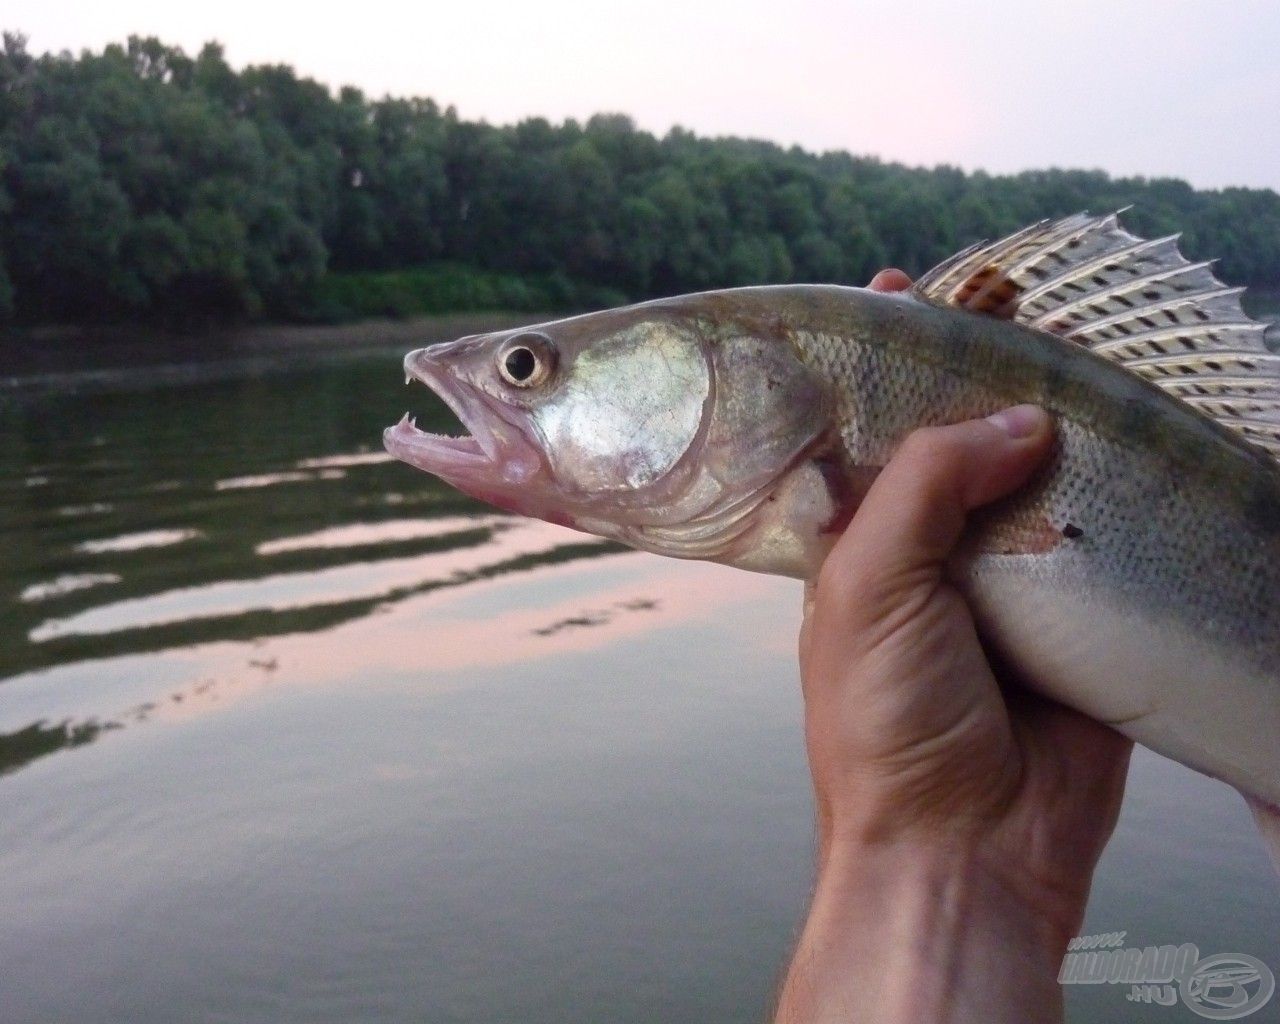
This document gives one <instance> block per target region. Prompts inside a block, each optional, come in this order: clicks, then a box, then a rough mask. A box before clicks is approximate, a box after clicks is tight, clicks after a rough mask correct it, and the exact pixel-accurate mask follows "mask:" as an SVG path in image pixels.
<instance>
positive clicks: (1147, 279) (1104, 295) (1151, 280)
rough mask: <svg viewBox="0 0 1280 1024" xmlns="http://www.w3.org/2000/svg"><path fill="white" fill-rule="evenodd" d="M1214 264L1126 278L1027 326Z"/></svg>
mask: <svg viewBox="0 0 1280 1024" xmlns="http://www.w3.org/2000/svg"><path fill="white" fill-rule="evenodd" d="M1215 262H1216V260H1205V261H1204V262H1203V263H1184V264H1182V266H1180V267H1163V268H1162V269H1160V270H1156V271H1153V272H1152V273H1150V274H1142V275H1141V276H1138V277H1130V278H1127V279H1125V280H1124V281H1121V282H1119V283H1118V284H1114V285H1111V286H1110V287H1109V288H1099V289H1098V290H1097V291H1096V292H1089V293H1088V294H1086V295H1082V296H1081V297H1080V298H1078V299H1073V300H1072V301H1071V302H1065V303H1063V304H1062V305H1061V306H1056V307H1054V308H1053V309H1051V310H1050V311H1049V312H1047V313H1042V314H1041V315H1040V316H1038V317H1036V318H1035V319H1034V320H1032V321H1031V322H1030V323H1029V324H1028V326H1030V327H1041V328H1042V327H1044V325H1045V324H1046V323H1049V322H1051V321H1053V320H1055V319H1057V318H1058V317H1059V316H1060V315H1061V314H1064V313H1074V312H1075V311H1076V310H1077V309H1081V308H1083V307H1085V306H1088V305H1090V304H1096V303H1099V302H1106V300H1107V299H1111V298H1115V296H1117V295H1124V294H1125V293H1126V292H1131V291H1133V290H1134V289H1135V288H1141V287H1142V286H1143V285H1147V284H1158V283H1159V282H1161V281H1164V280H1166V279H1167V278H1170V277H1177V276H1178V275H1179V274H1188V273H1191V272H1193V271H1196V270H1207V269H1208V268H1209V267H1211V266H1213V264H1214V263H1215ZM1198 295H1199V293H1197V296H1198ZM1019 300H1021V296H1019ZM1176 301H1177V299H1176V297H1174V296H1170V297H1169V299H1161V300H1158V302H1157V303H1155V305H1156V306H1158V307H1159V308H1160V309H1166V308H1168V304H1169V302H1176ZM1142 310H1143V307H1142V306H1134V307H1132V308H1131V309H1127V310H1125V311H1124V312H1125V313H1127V314H1130V315H1137V314H1139V313H1141V312H1142ZM1091 323H1092V324H1093V326H1095V327H1100V326H1102V323H1103V321H1101V320H1093V321H1091Z"/></svg>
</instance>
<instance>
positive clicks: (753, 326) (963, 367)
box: [384, 211, 1280, 868]
mask: <svg viewBox="0 0 1280 1024" xmlns="http://www.w3.org/2000/svg"><path fill="white" fill-rule="evenodd" d="M1120 213H1123V211H1120ZM1120 213H1111V214H1108V215H1104V216H1092V215H1089V214H1087V213H1079V214H1075V215H1072V216H1068V217H1063V218H1059V219H1056V220H1045V221H1040V222H1038V223H1035V224H1032V225H1029V226H1027V227H1025V228H1023V229H1022V230H1020V231H1017V232H1015V233H1013V234H1011V235H1009V236H1007V237H1004V238H1001V239H998V240H995V241H990V242H981V243H978V244H976V245H973V246H970V247H969V248H968V249H965V250H964V251H962V252H960V253H957V254H956V255H955V256H953V257H951V258H950V259H948V260H946V261H944V262H943V263H941V264H940V265H938V266H937V267H935V268H934V269H932V270H930V271H929V272H927V273H926V274H924V275H923V276H922V277H920V278H919V279H918V280H917V281H916V282H915V283H914V284H913V285H912V286H911V288H910V289H908V290H906V291H902V292H893V293H885V292H877V291H872V290H869V289H864V288H856V287H848V286H842V285H831V284H784V285H764V286H755V287H748V288H730V289H723V290H717V291H707V292H700V293H696V294H690V295H680V296H675V297H671V298H662V299H656V300H653V301H649V302H643V303H640V304H637V305H631V306H626V307H622V308H618V309H610V310H604V311H600V312H594V313H588V314H585V315H580V316H574V317H569V318H566V319H562V320H556V321H554V322H549V323H543V324H538V325H534V326H529V327H524V328H519V329H514V330H504V331H497V332H493V333H489V334H481V335H475V336H470V337H465V338H460V339H458V340H456V341H451V342H445V343H442V344H437V345H432V346H430V347H427V348H422V349H418V350H416V351H414V352H410V353H409V354H408V355H407V356H406V357H405V361H404V369H405V373H406V381H407V382H408V381H419V382H421V383H424V384H426V385H427V386H428V387H430V388H431V389H432V390H434V391H435V392H436V394H437V395H438V396H439V397H440V398H441V399H443V401H444V402H445V403H446V404H447V405H448V406H449V407H450V408H451V409H452V410H453V411H454V413H455V414H456V415H457V417H458V419H459V420H460V421H461V422H462V424H463V427H464V428H465V429H466V430H467V431H469V433H468V434H466V435H464V436H461V437H447V436H439V435H433V434H428V433H425V432H423V431H420V430H418V429H417V427H416V424H415V421H414V420H413V419H412V418H411V417H409V415H408V414H406V415H405V418H404V419H402V420H401V421H400V422H399V423H398V424H397V425H395V426H393V427H390V428H388V429H387V431H386V432H385V436H384V442H385V445H386V448H387V450H388V451H389V452H390V453H391V454H392V455H393V456H395V457H396V458H398V459H401V460H403V461H404V462H406V463H408V464H409V465H411V466H415V467H417V468H419V469H422V470H426V471H427V472H430V473H433V474H435V475H437V476H439V477H440V478H441V479H443V480H445V481H447V482H448V483H449V484H451V485H453V486H454V487H456V488H458V489H459V490H461V491H463V492H465V493H467V494H469V495H472V496H474V497H476V498H478V499H480V500H482V501H485V502H487V503H489V504H492V505H495V506H497V507H499V508H501V509H504V510H506V511H509V512H514V513H518V514H521V515H525V516H532V517H536V518H540V519H544V520H547V521H549V522H553V523H559V524H562V525H564V526H569V527H573V528H575V529H578V530H581V531H584V532H586V533H589V534H594V535H597V536H600V537H606V538H610V539H612V540H615V541H620V542H622V543H623V544H626V545H629V546H631V547H633V548H637V549H640V550H643V551H649V552H654V553H657V554H661V555H667V556H673V557H677V558H692V559H703V560H707V561H712V562H719V563H723V564H725V565H730V566H736V567H738V568H741V569H745V570H751V571H755V572H763V573H772V574H776V575H782V576H790V577H795V578H799V579H806V580H811V579H813V578H814V577H815V576H816V574H817V572H818V569H819V567H820V566H821V564H822V561H823V558H824V557H825V556H826V554H827V552H828V551H829V550H830V548H831V546H832V544H833V542H834V540H835V538H836V537H837V536H838V535H839V534H840V532H841V531H842V530H843V528H844V527H845V525H847V523H848V522H849V521H850V519H851V517H852V515H853V514H854V512H855V511H856V510H857V508H858V505H859V502H860V501H861V498H862V497H863V495H865V493H866V492H867V489H868V488H869V487H870V485H871V483H872V481H874V479H875V476H876V474H877V473H878V472H879V470H880V469H881V468H882V467H883V466H884V465H885V464H886V463H887V462H888V460H889V458H890V457H891V456H892V454H893V452H894V451H895V449H896V448H897V446H898V445H899V444H900V443H901V442H902V441H903V439H904V438H905V437H906V436H907V435H908V434H909V433H911V432H912V431H913V430H915V429H917V428H920V427H927V426H936V425H942V424H948V423H955V422H959V421H962V420H966V419H971V418H976V417H982V416H987V415H989V414H991V413H993V412H995V411H997V410H999V409H1003V408H1006V407H1008V406H1011V405H1016V404H1021V403H1034V404H1036V405H1039V406H1041V407H1043V408H1045V409H1046V410H1048V411H1049V412H1050V413H1051V414H1052V415H1053V417H1054V419H1055V423H1056V430H1057V441H1056V448H1055V451H1054V453H1053V454H1052V456H1051V457H1050V459H1049V462H1048V464H1047V465H1046V466H1045V467H1044V468H1043V469H1042V470H1041V471H1040V472H1039V473H1038V474H1037V475H1036V476H1035V477H1033V479H1032V480H1031V481H1030V482H1029V483H1028V484H1027V485H1025V486H1024V487H1023V488H1022V489H1021V490H1019V491H1018V492H1017V493H1015V494H1013V495H1011V496H1010V497H1008V498H1006V499H1003V500H1001V501H999V502H997V503H996V504H994V505H992V506H990V507H988V508H986V509H984V510H982V511H981V512H980V513H978V514H976V515H974V516H972V517H971V519H970V522H969V524H968V526H967V528H966V532H965V536H964V538H963V540H962V544H961V547H960V550H959V551H958V552H957V554H956V556H955V558H954V560H953V563H952V564H951V566H950V567H949V570H950V573H951V576H952V578H953V579H954V581H955V582H956V584H957V585H958V586H959V587H960V589H961V590H962V591H963V593H964V595H965V597H966V598H967V600H968V602H969V604H970V607H971V608H972V611H973V614H974V617H975V620H976V621H977V624H978V627H979V631H980V634H981V636H982V638H983V640H984V643H986V644H987V645H988V646H989V648H990V649H991V650H992V651H993V652H994V653H995V654H997V655H998V656H999V658H1000V659H1001V660H1002V661H1004V662H1006V663H1008V664H1010V665H1012V666H1013V667H1014V668H1015V669H1016V670H1017V672H1018V675H1019V676H1020V678H1022V679H1023V680H1026V682H1027V685H1029V686H1030V687H1031V688H1032V689H1034V690H1036V691H1038V692H1040V693H1041V694H1043V695H1045V696H1047V697H1049V698H1051V699H1053V700H1056V701H1059V702H1061V703H1062V704H1065V705H1067V706H1068V707H1072V708H1075V709H1076V710H1078V711H1080V712H1083V713H1084V714H1086V715H1089V716H1090V717H1092V718H1095V719H1097V720H1098V721H1101V722H1104V723H1106V724H1108V725H1110V726H1112V727H1114V728H1115V729H1117V730H1118V731H1120V732H1121V733H1123V734H1125V735H1126V736H1129V737H1131V738H1132V739H1134V740H1136V741H1137V742H1139V743H1142V744H1144V745H1146V746H1148V747H1150V748H1151V749H1152V750H1155V751H1157V752H1159V753H1161V754H1164V755H1166V756H1168V757H1171V758H1173V759H1174V760H1177V761H1179V762H1181V763H1183V764H1185V765H1188V766H1190V767H1191V768H1193V769H1195V770H1197V771H1200V772H1203V773H1205V774H1207V775H1210V776H1212V777H1214V778H1218V779H1221V780H1224V781H1225V782H1227V783H1229V784H1231V785H1232V786H1234V787H1236V788H1237V789H1238V790H1239V791H1240V792H1241V793H1242V794H1243V795H1244V796H1245V799H1246V800H1247V801H1248V803H1249V806H1250V808H1251V810H1252V811H1253V813H1254V816H1255V818H1256V820H1257V822H1258V824H1259V826H1260V829H1261V831H1262V833H1263V836H1264V839H1265V841H1266V843H1267V845H1268V848H1269V850H1270V852H1271V854H1272V856H1273V858H1274V859H1275V860H1276V864H1277V868H1280V809H1278V808H1280V599H1278V598H1280V461H1278V460H1280V356H1277V355H1276V354H1274V353H1272V352H1271V351H1269V350H1268V348H1267V346H1266V344H1265V341H1264V332H1265V330H1266V326H1267V325H1266V324H1264V323H1261V322H1259V321H1256V320H1254V319H1252V318H1250V317H1248V316H1247V315H1246V314H1245V313H1244V310H1243V307H1242V306H1241V303H1240V295H1241V293H1242V292H1243V289H1242V288H1233V287H1227V286H1226V285H1224V284H1223V283H1222V282H1221V281H1219V280H1218V279H1217V278H1216V277H1215V276H1214V274H1213V272H1212V269H1211V264H1210V263H1207V262H1191V261H1188V260H1187V259H1186V258H1185V257H1184V256H1183V255H1182V253H1181V252H1180V250H1179V248H1178V236H1177V235H1172V236H1168V237H1161V238H1155V239H1150V240H1148V239H1143V238H1139V237H1137V236H1136V235H1133V234H1131V233H1130V232H1129V231H1127V230H1126V229H1125V228H1124V227H1122V226H1121V223H1120Z"/></svg>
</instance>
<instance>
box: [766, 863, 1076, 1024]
mask: <svg viewBox="0 0 1280 1024" xmlns="http://www.w3.org/2000/svg"><path fill="white" fill-rule="evenodd" d="M1064 924H1065V923H1064V919H1063V917H1062V913H1061V908H1058V907H1052V906H1043V905H1038V903H1037V901H1036V899H1035V898H1029V897H1028V894H1027V893H1026V892H1024V891H1023V890H1021V889H1020V888H1019V887H1017V886H1011V885H1009V884H1008V882H1007V881H1006V879H1005V877H1004V875H1003V873H1002V872H1000V871H993V870H991V868H990V866H989V864H988V861H987V858H986V856H985V855H984V851H982V850H981V849H980V848H978V847H975V846H974V845H972V844H956V845H954V846H942V845H936V844H935V845H930V846H927V847H926V846H920V845H912V844H906V843H895V844H853V843H840V844H828V845H827V846H826V847H825V849H824V850H823V852H822V856H821V860H820V864H819V872H818V884H817V888H816V891H815V894H814V901H813V906H812V908H811V910H810V916H809V920H808V922H807V923H806V926H805V931H804V935H803V936H802V938H801V942H800V948H799V949H798V950H797V954H796V958H795V962H794V963H795V966H794V967H793V972H792V977H791V978H789V979H788V982H787V986H786V988H785V989H784V992H783V999H782V1001H781V1004H780V1013H779V1018H778V1019H779V1021H789V1020H795V1021H801V1020H803V1021H806V1022H811V1021H818V1020H823V1019H824V1018H823V1016H822V1011H823V1010H827V1009H830V1008H831V1007H832V1006H833V1005H838V1006H839V1007H840V1011H839V1014H837V1015H836V1016H835V1017H833V1019H837V1018H838V1019H842V1020H844V1021H849V1020H853V1021H861V1020H866V1021H876V1022H877V1024H896V1022H899V1021H902V1022H906V1021H920V1020H928V1021H935V1022H939V1024H944V1022H968V1021H979V1020H981V1021H983V1022H984V1024H1005V1022H1008V1024H1012V1022H1015V1021H1016V1022H1018V1024H1030V1022H1051V1021H1061V1019H1062V992H1061V987H1060V986H1059V985H1058V981H1057V976H1058V969H1059V966H1060V963H1061V959H1062V955H1063V952H1064V950H1065V948H1066V941H1067V938H1068V934H1067V931H1069V930H1071V929H1073V928H1074V926H1075V925H1074V922H1072V923H1071V924H1070V925H1065V928H1066V930H1064ZM801 965H803V966H801ZM804 973H807V974H808V975H809V976H808V977H807V978H806V977H804V976H803V974H804ZM798 975H799V976H798ZM832 984H835V985H838V986H840V987H842V988H843V989H844V991H845V993H846V994H845V996H844V998H843V1000H841V1001H837V1002H836V1003H835V1004H833V1003H832V1001H831V1000H830V994H831V986H832ZM819 991H822V992H823V993H824V998H823V1000H822V1001H821V1003H819V1002H818V1001H817V1000H816V999H815V1000H814V1002H813V1004H812V1005H811V1006H806V1004H805V994H806V992H811V993H814V994H816V993H818V992H819ZM819 1007H821V1008H822V1009H819ZM788 1014H789V1016H788ZM840 1014H842V1016H840Z"/></svg>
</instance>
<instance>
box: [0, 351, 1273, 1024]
mask: <svg viewBox="0 0 1280 1024" xmlns="http://www.w3.org/2000/svg"><path fill="white" fill-rule="evenodd" d="M401 379H402V378H401V376H400V373H399V353H398V352H393V351H380V350H371V351H366V352H364V353H362V354H359V355H348V356H342V357H339V356H324V357H320V356H308V357H305V358H299V357H297V356H294V357H291V358H282V359H279V360H270V359H266V360H263V359H258V360H255V361H252V362H246V363H242V364H240V363H234V362H230V363H228V362H222V363H210V364H207V365H206V366H205V367H204V368H203V369H202V370H200V371H197V372H189V373H180V374H174V373H171V372H169V373H164V374H159V375H154V374H153V375H148V374H145V373H132V374H124V375H121V376H120V377H119V378H118V379H111V378H110V377H109V376H108V378H95V380H94V381H93V382H92V384H93V386H92V387H90V388H86V387H85V386H84V384H83V382H81V383H80V384H77V383H76V381H75V380H74V379H68V380H66V381H63V382H62V383H59V382H58V381H56V380H55V381H52V382H46V385H45V387H44V389H43V390H42V392H41V393H39V394H34V393H18V392H13V393H10V394H9V395H8V396H7V397H3V398H2V399H0V438H2V440H3V443H2V445H0V494H2V496H3V500H2V502H0V561H2V562H3V564H4V567H5V569H4V572H3V575H2V576H0V588H2V589H0V624H2V625H0V1021H3V1022H5V1024H10V1022H12V1024H17V1022H45V1021H77V1022H98V1021H102V1022H117V1021H119V1022H126V1021H127V1022H134V1024H146V1022H168V1021H174V1020H182V1021H209V1022H223V1021H225V1022H233V1021H234V1022H257V1021H262V1022H268V1021H271V1022H298V1024H302V1022H307V1024H325V1022H333V1024H337V1022H344V1024H346V1022H354V1021H379V1022H380V1021H387V1022H390V1021H397V1022H398V1021H405V1022H408V1021H431V1022H436V1021H441V1022H445V1021H457V1022H480V1021H485V1022H490V1021H512V1022H517V1021H518V1022H522V1024H533V1022H543V1021H545V1022H548V1024H550V1022H556V1024H563V1022H571V1021H584V1022H585V1021H628V1022H629V1021H636V1022H642V1021H643V1022H649V1021H669V1022H705V1021H752V1020H759V1019H761V1018H762V1017H763V1016H764V1015H765V1014H766V1012H767V1006H768V1003H769V998H770V993H771V991H772V989H773V987H774V985H775V983H776V980H777V977H778V974H779V971H780V969H781V967H782V965H783V963H784V961H785V958H786V955H787V950H788V947H789V945H790V943H791V941H792V939H793V935H794V930H795V927H796V925H797V923H798V921H799V920H800V919H801V918H802V915H803V912H804V909H805V902H806V897H807V894H808V890H809V885H810V882H811V864H812V825H811V806H810V798H809V791H808V780H807V775H806V769H805V763H804V758H803V751H802V744H801V732H800V703H799V699H798V694H797V675H796V668H795V664H794V657H793V644H794V635H795V632H796V628H797V625H798V603H799V593H798V587H797V585H796V584H794V583H792V582H789V581H784V580H778V579H771V578H765V577H758V576H753V575H749V574H744V573H737V572H734V571H731V570H726V569H722V568H718V567H714V566H708V565H702V564H686V563H679V562H674V561H668V560H663V559H660V558H657V557H653V556H649V555H643V554H636V553H631V552H623V551H620V550H618V549H616V548H614V547H612V546H610V545H607V544H604V543H600V542H597V541H594V540H592V539H591V538H586V537H583V536H580V535H576V534H573V533H570V532H568V531H566V530H563V529H560V528H557V527H552V526H548V525H542V524H536V523H530V522H524V521H517V520H513V519H510V518H507V517H504V516H498V515H494V514H492V513H490V512H489V511H487V510H486V509H484V508H482V507H480V506H478V505H476V504H475V503H473V502H471V501H470V500H468V499H465V498H463V497H462V496H460V495H458V494H456V493H455V492H452V491H451V490H449V489H448V488H446V487H444V486H443V485H440V484H439V483H437V482H436V481H435V480H434V479H432V478H430V477H428V476H426V475H424V474H421V473H418V472H416V471H413V470H410V469H409V468H407V467H405V466H402V465H400V464H398V463H394V462H391V461H389V460H388V459H387V458H386V457H385V456H384V455H383V454H382V452H381V448H380V445H379V436H380V431H381V428H382V427H383V426H384V425H385V424H387V423H390V422H394V420H396V419H397V418H398V417H399V415H400V413H401V412H402V411H403V410H404V408H405V407H406V406H409V407H412V408H413V409H414V411H415V412H417V413H419V421H420V423H421V424H422V425H423V426H425V427H427V428H428V429H431V424H433V423H436V424H439V426H438V427H437V428H436V429H445V428H446V426H447V424H448V423H449V422H450V417H449V414H448V413H447V412H446V411H445V410H444V408H443V407H442V406H441V405H440V404H439V403H438V402H436V401H435V400H434V399H433V398H432V397H431V396H429V395H428V394H427V392H426V391H425V390H424V389H421V388H420V387H419V388H416V389H415V390H413V391H406V390H404V389H403V388H402V387H401ZM1206 685H1210V684H1209V682H1206ZM1086 929H1087V930H1088V931H1095V932H1111V931H1120V930H1123V931H1126V932H1127V940H1126V941H1127V944H1129V945H1135V946H1144V945H1159V944H1164V943H1174V944H1180V943H1183V942H1193V943H1195V944H1197V945H1198V947H1199V948H1200V950H1201V952H1202V954H1204V955H1208V954H1210V953H1246V954H1251V955H1253V956H1256V957H1259V958H1262V959H1263V960H1264V961H1265V962H1267V963H1269V964H1270V965H1271V967H1272V969H1273V970H1276V971H1277V972H1280V885H1278V884H1277V880H1276V877H1275V875H1274V874H1273V872H1272V870H1271V868H1270V866H1269V864H1268V862H1267V859H1266V856H1265V853H1264V851H1263V849H1262V847H1261V845H1260V843H1259V842H1258V840H1257V838H1256V836H1255V834H1254V831H1253V827H1252V824H1251V822H1250V819H1249V817H1248V814H1247V812H1246V811H1245V809H1244V807H1243V805H1242V804H1241V802H1240V801H1239V799H1238V798H1237V797H1236V796H1235V795H1234V793H1232V792H1231V791H1230V790H1228V789H1226V788H1225V787H1223V786H1221V785H1219V784H1217V783H1214V782H1212V781H1209V780H1207V779H1204V778H1202V777H1199V776H1196V775H1194V774H1192V773H1191V772H1189V771H1187V770H1185V769H1183V768H1181V767H1179V766H1177V765H1174V764H1172V763H1170V762H1168V761H1165V760H1163V759H1160V758H1157V757H1155V756H1153V755H1150V754H1146V753H1143V752H1139V754H1138V756H1137V757H1136V760H1135V764H1134V771H1133V776H1132V779H1131V783H1130V789H1129V794H1128V797H1127V801H1126V804H1125V810H1124V814H1123V817H1122V820H1121V823H1120V827H1119V831H1118V833H1117V836H1116V838H1115V840H1114V841H1113V843H1112V845H1111V847H1110V848H1109V850H1108V852H1107V854H1106V856H1105V858H1104V860H1103V863H1102V866H1101V869H1100V871H1099V875H1098V881H1097V885H1096V888H1095V892H1094V898H1093V901H1092V904H1091V907H1090V911H1089V919H1088V923H1087V926H1086ZM1008 970H1009V971H1016V970H1017V967H1016V965H1014V964H1010V965H1008ZM1126 991H1127V989H1126V987H1124V986H1117V985H1099V986H1090V987H1089V988H1087V989H1085V988H1081V987H1074V988H1072V989H1071V990H1070V991H1069V993H1068V997H1069V1006H1070V1008H1071V1019H1072V1020H1076V1021H1088V1022H1102V1021H1153V1022H1155V1021H1164V1022H1172V1021H1195V1020H1199V1019H1202V1018H1199V1017H1197V1016H1195V1015H1193V1014H1192V1013H1191V1011H1190V1010H1188V1009H1187V1008H1185V1007H1183V1006H1181V1005H1179V1006H1176V1007H1171V1008H1166V1007H1163V1006H1140V1005H1137V1004H1134V1003H1131V1002H1128V1001H1127V1000H1126V999H1125V994H1126ZM1250 1020H1253V1021H1263V1020H1271V1021H1276V1020H1280V1000H1277V1001H1274V1002H1273V1003H1272V1005H1270V1006H1268V1007H1266V1008H1264V1009H1263V1010H1262V1011H1260V1012H1259V1013H1258V1014H1255V1015H1254V1016H1253V1017H1251V1018H1250Z"/></svg>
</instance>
